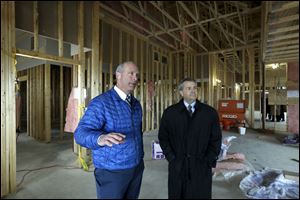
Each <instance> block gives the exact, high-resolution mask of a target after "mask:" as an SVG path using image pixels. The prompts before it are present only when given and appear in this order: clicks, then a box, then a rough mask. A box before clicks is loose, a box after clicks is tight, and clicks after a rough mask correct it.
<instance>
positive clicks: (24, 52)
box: [15, 48, 79, 65]
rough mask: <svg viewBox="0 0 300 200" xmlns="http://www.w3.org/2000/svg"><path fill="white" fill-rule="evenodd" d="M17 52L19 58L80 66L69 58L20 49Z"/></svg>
mask: <svg viewBox="0 0 300 200" xmlns="http://www.w3.org/2000/svg"><path fill="white" fill-rule="evenodd" d="M15 51H16V55H17V56H23V57H27V58H35V59H39V60H47V61H54V62H60V63H62V64H71V65H72V64H75V65H78V64H79V62H78V61H77V60H72V59H69V58H64V57H59V56H53V55H50V54H46V53H41V52H37V51H28V50H25V49H19V48H17V49H16V50H15Z"/></svg>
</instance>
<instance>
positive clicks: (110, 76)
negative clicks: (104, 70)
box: [109, 25, 114, 88]
mask: <svg viewBox="0 0 300 200" xmlns="http://www.w3.org/2000/svg"><path fill="white" fill-rule="evenodd" d="M113 38H114V29H113V26H112V25H111V34H110V47H109V48H110V55H109V56H110V60H109V88H111V87H112V86H113V60H114V59H113V52H114V51H113V48H114V47H113V46H114V42H113Z"/></svg>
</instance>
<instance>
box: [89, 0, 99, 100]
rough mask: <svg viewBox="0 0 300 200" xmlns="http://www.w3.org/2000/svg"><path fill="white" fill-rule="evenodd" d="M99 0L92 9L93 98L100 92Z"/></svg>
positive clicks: (94, 2)
mask: <svg viewBox="0 0 300 200" xmlns="http://www.w3.org/2000/svg"><path fill="white" fill-rule="evenodd" d="M99 10H100V9H99V2H98V1H93V10H92V41H93V42H92V68H91V99H92V98H94V97H96V96H97V95H98V93H99V91H98V90H99V88H98V86H99V72H98V67H99V34H100V32H99V23H100V21H99Z"/></svg>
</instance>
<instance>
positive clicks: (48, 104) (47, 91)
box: [44, 64, 51, 143]
mask: <svg viewBox="0 0 300 200" xmlns="http://www.w3.org/2000/svg"><path fill="white" fill-rule="evenodd" d="M44 79H45V84H44V92H45V94H44V102H45V112H44V115H45V121H44V122H45V142H47V143H48V142H51V91H50V90H51V89H50V88H51V87H50V84H51V83H50V82H51V66H50V64H45V70H44Z"/></svg>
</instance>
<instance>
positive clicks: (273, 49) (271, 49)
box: [266, 44, 299, 53]
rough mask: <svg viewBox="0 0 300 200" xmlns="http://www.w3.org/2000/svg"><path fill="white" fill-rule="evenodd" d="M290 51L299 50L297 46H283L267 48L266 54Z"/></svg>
mask: <svg viewBox="0 0 300 200" xmlns="http://www.w3.org/2000/svg"><path fill="white" fill-rule="evenodd" d="M291 49H293V50H294V49H299V44H295V45H290V46H284V47H275V48H274V47H273V48H268V49H267V51H266V52H267V53H269V52H277V51H286V50H291Z"/></svg>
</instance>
